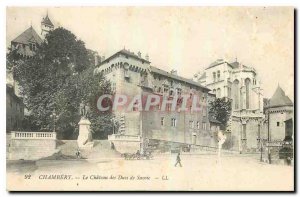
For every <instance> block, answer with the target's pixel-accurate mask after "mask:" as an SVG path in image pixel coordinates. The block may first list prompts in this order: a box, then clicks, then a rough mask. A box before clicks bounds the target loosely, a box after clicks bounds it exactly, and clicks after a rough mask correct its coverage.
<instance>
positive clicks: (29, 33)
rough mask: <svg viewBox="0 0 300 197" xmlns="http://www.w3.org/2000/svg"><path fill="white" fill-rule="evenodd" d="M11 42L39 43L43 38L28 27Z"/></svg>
mask: <svg viewBox="0 0 300 197" xmlns="http://www.w3.org/2000/svg"><path fill="white" fill-rule="evenodd" d="M12 42H16V43H22V44H29V43H30V42H34V43H37V44H39V45H40V44H41V43H42V42H43V40H42V39H41V37H40V36H39V35H38V34H37V33H36V31H35V30H34V29H33V27H29V28H28V29H26V30H25V31H24V32H23V33H21V34H20V35H19V36H18V37H16V38H15V39H14V40H13V41H12Z"/></svg>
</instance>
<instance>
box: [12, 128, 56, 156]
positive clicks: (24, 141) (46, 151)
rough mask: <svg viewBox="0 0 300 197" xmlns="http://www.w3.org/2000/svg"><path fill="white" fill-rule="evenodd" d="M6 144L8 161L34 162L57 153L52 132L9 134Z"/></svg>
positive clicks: (54, 135) (54, 136)
mask: <svg viewBox="0 0 300 197" xmlns="http://www.w3.org/2000/svg"><path fill="white" fill-rule="evenodd" d="M7 143H8V159H10V160H19V159H24V160H36V159H40V158H43V157H48V156H51V155H52V154H54V153H56V152H58V150H57V149H56V133H53V132H11V139H10V141H9V142H7ZM41 147H42V148H41Z"/></svg>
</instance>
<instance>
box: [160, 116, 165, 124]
mask: <svg viewBox="0 0 300 197" xmlns="http://www.w3.org/2000/svg"><path fill="white" fill-rule="evenodd" d="M160 125H161V126H164V125H165V118H164V117H161V118H160Z"/></svg>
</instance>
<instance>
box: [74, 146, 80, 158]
mask: <svg viewBox="0 0 300 197" xmlns="http://www.w3.org/2000/svg"><path fill="white" fill-rule="evenodd" d="M75 154H76V157H77V159H80V157H81V156H80V155H81V154H80V150H79V148H78V149H77V150H76V153H75Z"/></svg>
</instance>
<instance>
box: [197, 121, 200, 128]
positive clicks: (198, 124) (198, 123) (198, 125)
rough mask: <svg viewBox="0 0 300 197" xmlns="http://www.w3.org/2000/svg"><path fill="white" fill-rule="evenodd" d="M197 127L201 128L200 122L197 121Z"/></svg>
mask: <svg viewBox="0 0 300 197" xmlns="http://www.w3.org/2000/svg"><path fill="white" fill-rule="evenodd" d="M197 129H200V122H199V121H197Z"/></svg>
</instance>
